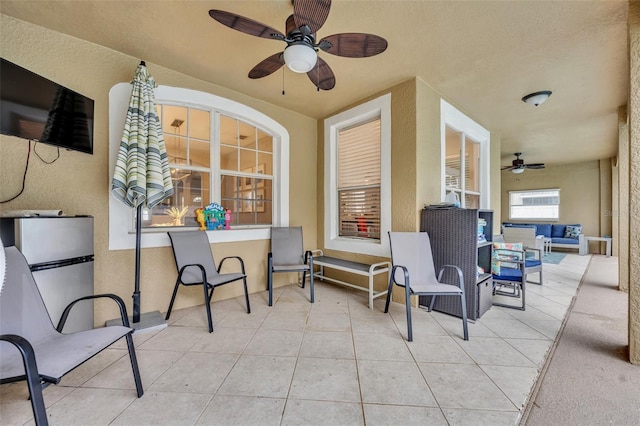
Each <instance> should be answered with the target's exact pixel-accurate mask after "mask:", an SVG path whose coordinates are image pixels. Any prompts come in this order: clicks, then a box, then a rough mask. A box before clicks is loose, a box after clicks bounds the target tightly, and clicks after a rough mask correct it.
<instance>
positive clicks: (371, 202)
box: [338, 118, 381, 240]
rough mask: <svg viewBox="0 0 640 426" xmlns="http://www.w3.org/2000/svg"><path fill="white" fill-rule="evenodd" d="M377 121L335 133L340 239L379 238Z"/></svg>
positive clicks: (378, 145)
mask: <svg viewBox="0 0 640 426" xmlns="http://www.w3.org/2000/svg"><path fill="white" fill-rule="evenodd" d="M380 145H381V142H380V118H376V119H374V120H372V121H368V122H366V123H362V124H359V125H357V126H354V127H350V128H347V129H342V130H340V131H339V133H338V198H339V200H338V201H339V203H338V205H339V209H340V211H339V218H340V224H339V230H340V236H344V237H354V238H366V239H375V240H379V239H380Z"/></svg>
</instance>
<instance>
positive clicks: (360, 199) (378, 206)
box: [324, 94, 391, 257]
mask: <svg viewBox="0 0 640 426" xmlns="http://www.w3.org/2000/svg"><path fill="white" fill-rule="evenodd" d="M324 129H325V131H324V142H325V143H324V188H325V192H324V248H326V249H332V250H340V251H343V252H350V253H361V254H367V255H372V256H384V257H389V256H390V252H389V234H388V233H389V231H390V230H391V94H385V95H382V96H380V97H378V98H375V99H372V100H370V101H367V102H365V103H362V104H360V105H357V106H355V107H353V108H351V109H348V110H345V111H343V112H341V113H338V114H336V115H334V116H332V117H329V118H327V119H326V120H325V121H324Z"/></svg>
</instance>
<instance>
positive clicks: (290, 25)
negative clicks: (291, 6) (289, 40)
mask: <svg viewBox="0 0 640 426" xmlns="http://www.w3.org/2000/svg"><path fill="white" fill-rule="evenodd" d="M285 27H286V29H285V32H286V33H287V34H289V33H290V32H291V31H292V30H295V29H296V28H298V27H296V21H295V19H294V18H293V15H289V17H288V18H287V22H286V24H285Z"/></svg>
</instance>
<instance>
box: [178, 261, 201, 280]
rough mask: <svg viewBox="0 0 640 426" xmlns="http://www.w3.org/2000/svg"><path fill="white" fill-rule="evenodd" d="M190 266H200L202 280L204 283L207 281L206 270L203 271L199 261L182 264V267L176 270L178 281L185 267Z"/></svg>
mask: <svg viewBox="0 0 640 426" xmlns="http://www.w3.org/2000/svg"><path fill="white" fill-rule="evenodd" d="M190 266H195V267H196V268H200V272H201V273H202V282H203V283H206V282H207V271H205V269H204V266H202V265H201V264H199V263H190V264H188V265H184V266H183V267H182V268H180V270H179V271H178V279H179V280H180V281H182V273H183V272H184V270H185V269H187V268H188V267H190Z"/></svg>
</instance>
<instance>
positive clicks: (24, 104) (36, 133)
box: [0, 58, 94, 154]
mask: <svg viewBox="0 0 640 426" xmlns="http://www.w3.org/2000/svg"><path fill="white" fill-rule="evenodd" d="M93 108H94V105H93V100H92V99H89V98H87V97H86V96H83V95H81V94H79V93H77V92H74V91H73V90H70V89H68V88H66V87H64V86H62V85H60V84H58V83H55V82H53V81H51V80H48V79H46V78H44V77H42V76H39V75H38V74H36V73H33V72H31V71H29V70H27V69H24V68H22V67H20V66H18V65H16V64H14V63H12V62H9V61H7V60H5V59H4V58H0V133H4V134H6V135H12V136H18V137H20V138H25V139H34V140H37V141H38V142H42V143H46V144H51V145H55V146H58V147H61V148H66V149H73V150H77V151H81V152H86V153H88V154H93Z"/></svg>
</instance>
